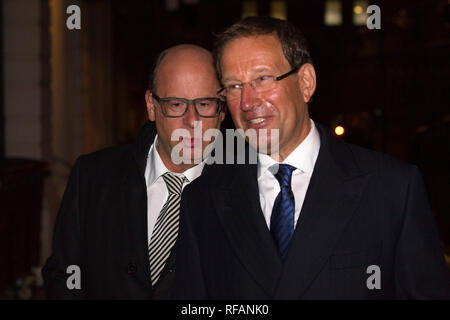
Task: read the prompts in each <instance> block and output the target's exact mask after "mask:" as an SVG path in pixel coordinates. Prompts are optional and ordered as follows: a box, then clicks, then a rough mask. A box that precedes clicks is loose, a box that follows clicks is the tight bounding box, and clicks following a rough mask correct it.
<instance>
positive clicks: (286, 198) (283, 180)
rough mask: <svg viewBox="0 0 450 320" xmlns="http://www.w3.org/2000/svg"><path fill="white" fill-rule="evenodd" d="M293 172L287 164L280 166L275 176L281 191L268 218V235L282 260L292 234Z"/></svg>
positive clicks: (293, 206) (293, 205)
mask: <svg viewBox="0 0 450 320" xmlns="http://www.w3.org/2000/svg"><path fill="white" fill-rule="evenodd" d="M294 170H295V168H294V167H292V166H290V165H288V164H280V165H279V167H278V171H277V173H276V174H275V178H276V179H277V180H278V182H279V184H280V189H281V190H280V193H279V194H278V195H277V197H276V198H275V203H274V205H273V209H272V215H271V216H270V233H271V234H272V237H273V239H274V241H275V244H276V245H277V248H278V252H279V254H280V257H281V259H282V260H284V257H285V256H286V252H287V251H288V248H289V244H290V240H291V238H292V235H293V234H294V221H295V220H294V218H295V200H294V194H293V193H292V188H291V178H292V172H293V171H294Z"/></svg>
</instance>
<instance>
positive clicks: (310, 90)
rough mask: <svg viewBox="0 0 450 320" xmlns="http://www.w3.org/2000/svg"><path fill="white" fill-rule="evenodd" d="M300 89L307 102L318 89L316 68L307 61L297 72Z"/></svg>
mask: <svg viewBox="0 0 450 320" xmlns="http://www.w3.org/2000/svg"><path fill="white" fill-rule="evenodd" d="M297 75H298V82H299V86H300V90H301V93H302V96H303V100H304V101H305V102H309V101H310V100H311V97H312V96H313V94H314V91H316V70H315V69H314V66H313V65H312V64H310V63H305V64H304V65H303V66H302V67H301V68H300V69H299V70H298V72H297Z"/></svg>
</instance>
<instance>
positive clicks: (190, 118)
mask: <svg viewBox="0 0 450 320" xmlns="http://www.w3.org/2000/svg"><path fill="white" fill-rule="evenodd" d="M187 108H188V109H187V111H186V114H185V115H184V117H183V121H184V123H185V125H186V126H188V127H189V128H194V125H195V121H200V119H199V116H198V114H197V112H196V111H195V107H194V104H192V103H191V104H189V105H188V106H187Z"/></svg>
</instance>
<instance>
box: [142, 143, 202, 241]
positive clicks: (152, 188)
mask: <svg viewBox="0 0 450 320" xmlns="http://www.w3.org/2000/svg"><path fill="white" fill-rule="evenodd" d="M157 143H158V135H156V137H155V140H154V141H153V144H152V146H151V147H150V150H149V152H148V156H147V165H146V166H145V182H146V185H147V232H148V236H147V238H148V244H150V239H151V236H152V232H153V228H154V227H155V223H156V219H157V218H158V215H159V213H160V211H161V209H162V207H163V205H164V203H166V201H167V198H168V197H169V192H168V191H167V186H166V183H165V182H164V179H163V177H162V175H163V174H164V173H166V172H169V170H168V169H167V168H166V166H165V165H164V162H163V161H162V160H161V157H160V156H159V153H158V150H157V149H156V144H157ZM204 165H205V161H203V162H201V163H199V164H198V165H196V166H194V167H192V168H189V169H188V170H186V171H184V172H183V173H182V174H181V173H174V174H176V175H178V176H184V177H186V178H187V179H188V182H184V183H183V189H184V187H186V186H187V185H188V184H189V183H190V182H192V181H194V180H195V179H197V178H198V177H199V176H200V175H201V174H202V170H203V167H204Z"/></svg>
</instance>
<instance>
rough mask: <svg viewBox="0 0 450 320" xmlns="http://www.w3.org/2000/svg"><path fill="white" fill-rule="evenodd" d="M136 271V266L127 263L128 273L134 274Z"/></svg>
mask: <svg viewBox="0 0 450 320" xmlns="http://www.w3.org/2000/svg"><path fill="white" fill-rule="evenodd" d="M136 271H137V266H136V264H134V263H129V264H128V266H127V273H128V274H135V273H136Z"/></svg>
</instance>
